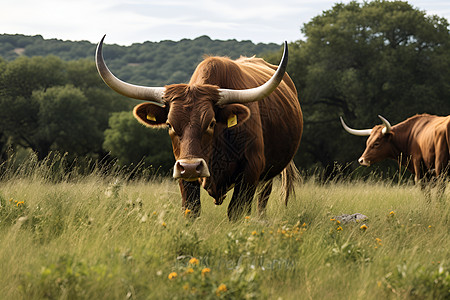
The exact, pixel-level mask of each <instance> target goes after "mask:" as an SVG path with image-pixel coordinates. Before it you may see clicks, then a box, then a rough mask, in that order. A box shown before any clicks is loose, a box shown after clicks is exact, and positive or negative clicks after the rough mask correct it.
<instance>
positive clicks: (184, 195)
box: [179, 180, 201, 218]
mask: <svg viewBox="0 0 450 300" xmlns="http://www.w3.org/2000/svg"><path fill="white" fill-rule="evenodd" d="M179 184H180V191H181V207H182V208H183V212H185V213H186V216H189V217H194V218H196V217H199V216H200V211H201V203H200V183H199V182H198V181H185V180H180V181H179ZM187 209H188V210H189V211H186V210H187Z"/></svg>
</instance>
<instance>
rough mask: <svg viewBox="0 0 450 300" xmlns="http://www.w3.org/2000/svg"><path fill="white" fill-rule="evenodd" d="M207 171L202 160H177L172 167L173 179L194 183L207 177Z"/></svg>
mask: <svg viewBox="0 0 450 300" xmlns="http://www.w3.org/2000/svg"><path fill="white" fill-rule="evenodd" d="M209 176H210V175H209V169H208V166H207V165H206V162H205V160H204V159H203V158H189V159H179V160H177V161H176V162H175V166H174V167H173V178H175V179H184V180H187V181H194V180H197V179H199V178H203V177H209Z"/></svg>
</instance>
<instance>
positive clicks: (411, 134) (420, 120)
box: [341, 114, 450, 187]
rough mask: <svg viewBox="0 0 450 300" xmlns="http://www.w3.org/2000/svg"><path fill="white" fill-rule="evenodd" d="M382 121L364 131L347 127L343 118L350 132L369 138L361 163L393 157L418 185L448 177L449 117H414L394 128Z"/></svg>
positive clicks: (424, 115) (369, 163) (365, 163)
mask: <svg viewBox="0 0 450 300" xmlns="http://www.w3.org/2000/svg"><path fill="white" fill-rule="evenodd" d="M379 118H380V119H381V121H382V122H383V125H377V126H375V127H373V128H372V129H363V130H356V129H352V128H350V127H348V126H347V125H346V124H345V122H344V120H343V119H342V118H341V123H342V126H343V127H344V129H345V130H346V131H347V132H349V133H351V134H353V135H358V136H369V138H368V139H367V145H366V150H365V151H364V153H363V154H362V155H361V157H360V158H359V160H358V162H359V163H360V164H361V165H362V166H370V165H371V164H373V163H376V162H378V161H381V160H384V159H387V158H391V159H394V160H397V161H399V162H400V163H401V164H402V165H403V166H405V167H406V168H407V169H408V170H409V171H410V172H411V173H413V174H414V175H415V177H414V179H415V182H416V183H425V182H426V181H427V180H422V179H429V178H432V177H436V176H440V175H447V174H448V172H449V170H448V163H449V157H450V154H449V144H450V116H447V117H440V116H433V115H428V114H421V115H415V116H413V117H410V118H408V119H407V120H405V121H403V122H401V123H399V124H397V125H395V126H391V124H390V123H389V122H388V121H387V120H386V119H385V118H383V117H382V116H379ZM422 187H423V184H422Z"/></svg>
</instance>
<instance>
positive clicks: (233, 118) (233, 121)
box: [227, 114, 237, 128]
mask: <svg viewBox="0 0 450 300" xmlns="http://www.w3.org/2000/svg"><path fill="white" fill-rule="evenodd" d="M227 123H228V128H230V127H233V126H235V125H237V116H236V115H235V114H232V115H231V116H230V117H229V118H228V122H227Z"/></svg>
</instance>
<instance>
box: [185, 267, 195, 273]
mask: <svg viewBox="0 0 450 300" xmlns="http://www.w3.org/2000/svg"><path fill="white" fill-rule="evenodd" d="M191 273H194V269H192V268H188V269H187V270H186V274H191Z"/></svg>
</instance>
